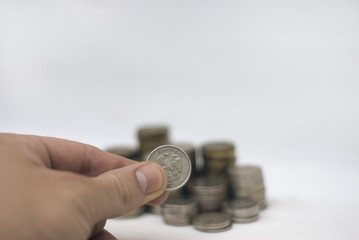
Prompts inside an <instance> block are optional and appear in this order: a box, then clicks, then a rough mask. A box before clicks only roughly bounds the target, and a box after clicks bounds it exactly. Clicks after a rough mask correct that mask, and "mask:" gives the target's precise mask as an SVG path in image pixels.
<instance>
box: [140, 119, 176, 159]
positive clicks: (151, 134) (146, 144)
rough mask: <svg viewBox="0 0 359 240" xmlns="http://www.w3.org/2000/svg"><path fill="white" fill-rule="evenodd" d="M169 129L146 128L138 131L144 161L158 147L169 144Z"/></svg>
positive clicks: (158, 127) (161, 127)
mask: <svg viewBox="0 0 359 240" xmlns="http://www.w3.org/2000/svg"><path fill="white" fill-rule="evenodd" d="M168 135H169V134H168V128H167V127H166V126H146V127H141V128H139V129H138V131H137V137H138V141H139V143H140V151H141V155H142V159H143V161H146V158H147V156H148V154H150V153H151V152H152V150H154V149H155V148H156V147H159V146H161V145H167V144H169V136H168Z"/></svg>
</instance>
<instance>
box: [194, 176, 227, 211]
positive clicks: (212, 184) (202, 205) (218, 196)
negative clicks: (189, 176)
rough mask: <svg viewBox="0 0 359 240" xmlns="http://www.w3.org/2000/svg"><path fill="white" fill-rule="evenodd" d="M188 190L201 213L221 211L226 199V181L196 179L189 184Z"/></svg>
mask: <svg viewBox="0 0 359 240" xmlns="http://www.w3.org/2000/svg"><path fill="white" fill-rule="evenodd" d="M189 189H190V192H191V193H192V195H193V196H195V198H196V199H197V201H198V206H199V209H200V210H201V211H202V212H211V211H218V210H221V207H222V203H223V201H224V200H225V199H227V181H226V179H224V178H221V177H214V176H211V177H208V176H207V177H197V178H195V179H193V181H191V182H190V183H189Z"/></svg>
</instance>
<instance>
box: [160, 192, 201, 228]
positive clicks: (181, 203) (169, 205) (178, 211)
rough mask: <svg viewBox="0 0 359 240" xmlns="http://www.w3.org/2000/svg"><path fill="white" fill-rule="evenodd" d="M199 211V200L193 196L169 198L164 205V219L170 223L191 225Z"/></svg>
mask: <svg viewBox="0 0 359 240" xmlns="http://www.w3.org/2000/svg"><path fill="white" fill-rule="evenodd" d="M197 211H198V210H197V201H196V200H195V199H194V198H193V197H191V198H181V197H180V198H168V199H167V201H166V202H165V203H164V204H163V205H162V219H163V221H164V222H165V223H167V224H169V225H174V226H186V225H191V224H192V218H193V217H194V216H195V215H196V214H197Z"/></svg>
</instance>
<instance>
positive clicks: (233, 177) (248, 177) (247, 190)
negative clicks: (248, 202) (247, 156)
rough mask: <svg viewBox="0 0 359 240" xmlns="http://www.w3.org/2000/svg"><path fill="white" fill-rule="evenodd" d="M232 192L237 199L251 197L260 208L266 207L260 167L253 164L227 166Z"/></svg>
mask: <svg viewBox="0 0 359 240" xmlns="http://www.w3.org/2000/svg"><path fill="white" fill-rule="evenodd" d="M228 170H229V179H230V185H231V189H232V192H233V194H234V196H235V198H237V199H248V198H249V199H253V200H254V201H256V202H257V203H258V205H259V207H260V209H264V208H265V207H266V199H265V187H264V181H263V174H262V169H261V168H260V167H259V166H255V165H239V166H236V167H233V168H229V169H228Z"/></svg>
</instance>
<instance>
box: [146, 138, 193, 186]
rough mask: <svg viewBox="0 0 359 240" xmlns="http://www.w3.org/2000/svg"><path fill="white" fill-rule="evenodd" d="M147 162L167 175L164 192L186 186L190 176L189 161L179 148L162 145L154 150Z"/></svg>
mask: <svg viewBox="0 0 359 240" xmlns="http://www.w3.org/2000/svg"><path fill="white" fill-rule="evenodd" d="M147 161H151V162H156V163H158V164H159V165H161V166H162V167H163V169H164V170H165V171H166V174H167V187H166V190H169V191H171V190H176V189H178V188H181V187H182V186H183V185H185V184H186V182H187V181H188V179H189V178H190V175H191V168H192V167H191V161H190V159H189V157H188V156H187V154H186V153H185V152H184V151H183V150H182V149H180V148H179V147H176V146H173V145H162V146H160V147H158V148H156V149H154V150H153V151H152V152H151V153H150V154H149V155H148V158H147Z"/></svg>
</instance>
